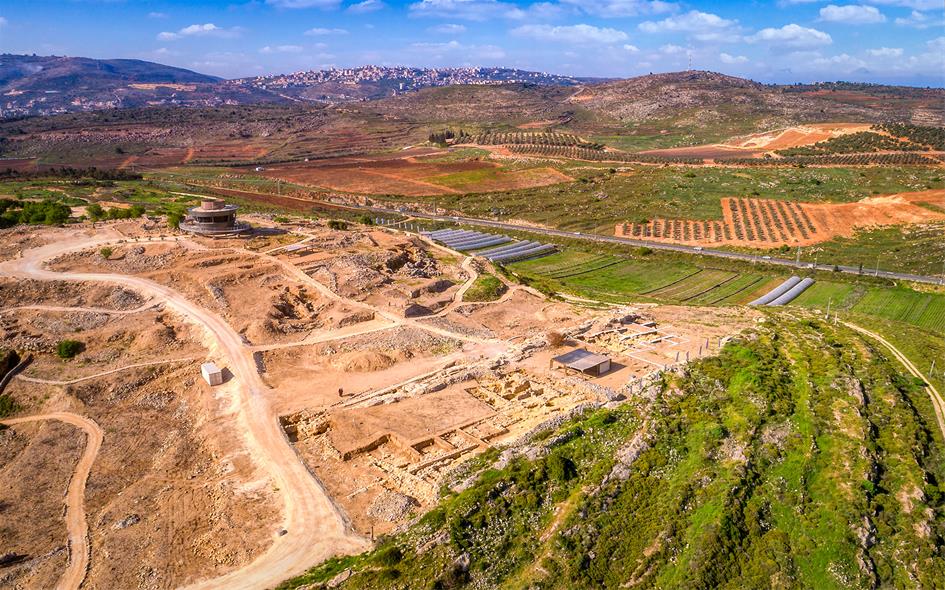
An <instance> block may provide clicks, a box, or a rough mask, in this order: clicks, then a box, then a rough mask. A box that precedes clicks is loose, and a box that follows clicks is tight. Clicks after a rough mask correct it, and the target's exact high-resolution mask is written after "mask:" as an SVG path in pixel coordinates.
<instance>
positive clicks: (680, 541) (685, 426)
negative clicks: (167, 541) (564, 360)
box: [282, 317, 945, 590]
mask: <svg viewBox="0 0 945 590" xmlns="http://www.w3.org/2000/svg"><path fill="white" fill-rule="evenodd" d="M877 346H878V345H875V344H874V343H872V342H870V341H868V340H865V339H863V338H862V337H860V336H858V335H857V334H856V333H854V332H852V331H851V330H849V329H847V328H846V327H844V326H833V325H827V324H823V323H820V322H818V321H816V320H801V321H798V320H792V319H787V318H786V317H782V318H779V319H774V320H772V321H769V322H767V323H766V324H765V325H763V326H760V327H759V328H757V329H756V331H754V332H752V333H748V334H745V335H744V336H743V337H740V338H738V339H736V340H735V341H733V342H730V343H729V344H728V345H727V346H726V347H725V348H724V349H723V350H722V351H721V353H720V355H719V356H718V357H716V358H709V359H705V360H702V361H699V362H697V363H695V364H693V365H690V367H689V369H688V370H687V372H686V373H685V374H672V375H668V376H667V377H666V378H665V379H664V380H663V381H660V382H657V383H655V384H653V385H652V386H651V387H649V388H648V389H646V390H645V391H644V392H643V393H642V394H640V395H639V396H636V397H634V398H633V399H631V400H630V401H629V402H628V403H625V404H623V405H622V406H619V407H617V408H614V409H609V410H605V409H597V410H588V411H586V412H585V413H583V414H581V415H579V416H578V417H576V418H575V419H574V420H572V421H569V422H566V423H564V424H562V425H560V426H552V427H549V428H547V429H544V430H541V431H539V432H537V433H536V434H535V435H534V436H532V437H531V438H530V439H529V440H527V441H525V442H524V443H523V444H521V445H520V446H517V447H513V448H512V449H511V450H508V451H505V452H503V453H502V454H501V455H500V454H498V453H497V452H493V453H491V454H487V455H485V456H483V457H482V458H481V460H480V461H479V462H478V463H476V464H475V465H473V466H471V467H470V470H471V471H472V473H473V477H469V473H468V472H466V471H464V472H462V473H457V474H456V475H455V477H454V482H453V484H452V487H451V489H450V490H449V491H448V492H447V493H446V495H445V497H444V498H443V501H442V504H441V506H440V507H439V508H437V509H435V510H433V511H432V512H429V513H428V514H427V515H426V516H425V517H424V518H423V519H421V520H420V522H419V523H417V524H416V525H414V526H413V527H411V528H410V529H409V530H407V531H406V532H403V533H400V534H397V535H394V536H392V537H390V538H388V539H386V540H385V541H384V542H383V543H382V544H381V546H380V547H379V548H378V549H377V550H376V551H373V552H370V553H366V554H363V555H360V556H355V557H348V558H342V559H336V560H332V561H329V562H327V563H325V564H323V565H321V566H318V567H316V568H314V569H313V570H312V571H310V572H309V573H308V574H306V575H304V576H302V577H300V578H297V579H294V580H291V581H288V582H286V583H284V584H283V585H282V587H283V588H296V587H300V586H302V585H303V584H310V583H324V582H327V581H328V580H331V579H333V578H336V576H338V577H337V580H345V581H344V583H343V585H342V586H341V587H342V588H345V589H360V588H371V589H380V588H465V587H469V588H497V587H501V588H512V589H515V588H536V587H540V588H548V589H556V588H607V589H616V588H626V587H629V586H634V587H641V588H654V587H661V588H732V589H735V588H738V589H743V588H752V589H753V588H772V587H773V588H784V589H790V588H821V589H827V590H829V589H833V588H838V589H839V588H871V587H872V588H875V587H900V588H933V587H936V585H937V584H938V583H940V581H941V580H943V579H945V559H943V555H942V547H943V534H945V519H943V515H942V514H943V513H942V495H941V492H940V490H939V489H938V486H937V484H936V483H935V482H940V481H943V479H942V478H943V476H945V468H943V461H942V459H943V457H945V446H943V440H942V433H941V432H939V431H938V428H937V425H936V422H935V418H934V415H933V409H932V407H931V402H930V401H929V398H928V396H927V395H926V393H925V391H924V390H923V388H922V387H920V385H919V384H918V383H916V381H915V380H914V379H912V378H911V377H907V376H906V375H904V374H903V370H902V368H901V367H900V366H899V365H897V364H896V362H895V361H893V360H890V359H889V357H888V356H887V354H886V352H885V350H883V349H880V348H877ZM337 580H336V582H335V583H337Z"/></svg>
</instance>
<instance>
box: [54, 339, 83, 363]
mask: <svg viewBox="0 0 945 590" xmlns="http://www.w3.org/2000/svg"><path fill="white" fill-rule="evenodd" d="M84 348H85V345H83V344H82V343H81V342H79V341H78V340H62V341H60V342H59V344H58V345H57V346H56V354H58V355H59V358H61V359H71V358H73V357H75V355H77V354H79V353H80V352H82V350H83V349H84Z"/></svg>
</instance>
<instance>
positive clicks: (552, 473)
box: [548, 453, 577, 482]
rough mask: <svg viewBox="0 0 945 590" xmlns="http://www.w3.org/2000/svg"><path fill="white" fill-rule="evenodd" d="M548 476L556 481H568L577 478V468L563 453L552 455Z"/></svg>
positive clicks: (549, 459) (549, 458)
mask: <svg viewBox="0 0 945 590" xmlns="http://www.w3.org/2000/svg"><path fill="white" fill-rule="evenodd" d="M548 476H549V477H551V479H553V480H555V481H559V482H564V481H568V480H569V479H572V478H574V477H576V476H577V466H576V465H575V464H574V461H572V460H571V459H570V458H568V457H565V456H564V455H562V454H561V453H552V454H550V455H548Z"/></svg>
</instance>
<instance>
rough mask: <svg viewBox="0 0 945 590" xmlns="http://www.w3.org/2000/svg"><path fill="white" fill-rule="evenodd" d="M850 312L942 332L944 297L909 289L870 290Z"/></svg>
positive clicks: (944, 322)
mask: <svg viewBox="0 0 945 590" xmlns="http://www.w3.org/2000/svg"><path fill="white" fill-rule="evenodd" d="M850 310H851V311H853V312H856V313H862V314H866V315H872V316H877V317H880V318H885V319H890V320H896V321H899V322H905V323H907V324H912V325H915V326H918V327H920V328H927V329H929V330H935V331H938V332H945V295H943V294H936V293H920V292H917V291H911V290H908V289H870V290H868V291H867V292H866V294H865V295H863V297H862V298H860V299H859V300H858V301H857V302H856V303H854V304H853V305H852V307H851V308H850Z"/></svg>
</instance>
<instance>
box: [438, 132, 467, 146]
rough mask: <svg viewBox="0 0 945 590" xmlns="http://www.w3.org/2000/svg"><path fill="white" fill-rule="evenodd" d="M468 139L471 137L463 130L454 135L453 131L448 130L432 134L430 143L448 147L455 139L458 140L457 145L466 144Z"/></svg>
mask: <svg viewBox="0 0 945 590" xmlns="http://www.w3.org/2000/svg"><path fill="white" fill-rule="evenodd" d="M467 137H469V134H468V133H466V132H465V131H463V130H462V129H460V130H459V132H456V133H454V132H453V130H452V129H446V130H444V131H436V132H434V133H431V134H430V137H429V138H428V141H429V142H430V143H433V144H436V145H446V144H447V143H449V142H450V140H453V139H455V140H456V143H464V142H465V140H466V138H467Z"/></svg>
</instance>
